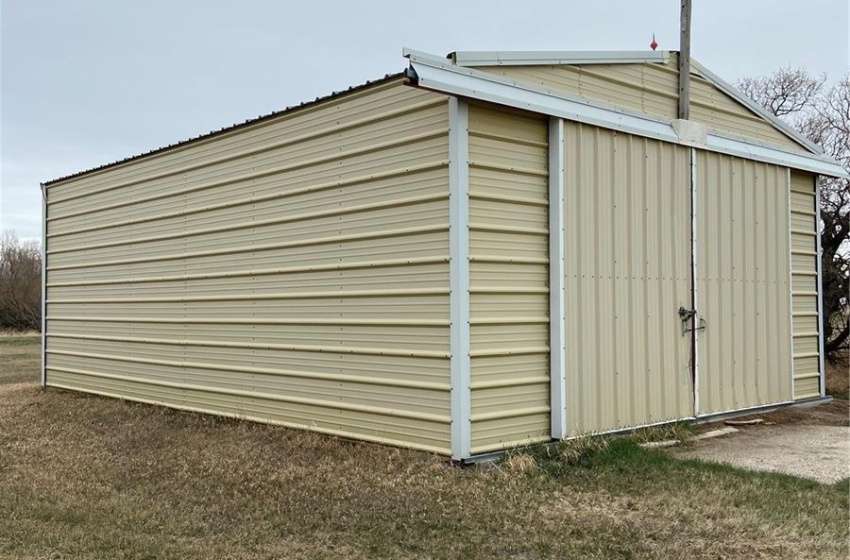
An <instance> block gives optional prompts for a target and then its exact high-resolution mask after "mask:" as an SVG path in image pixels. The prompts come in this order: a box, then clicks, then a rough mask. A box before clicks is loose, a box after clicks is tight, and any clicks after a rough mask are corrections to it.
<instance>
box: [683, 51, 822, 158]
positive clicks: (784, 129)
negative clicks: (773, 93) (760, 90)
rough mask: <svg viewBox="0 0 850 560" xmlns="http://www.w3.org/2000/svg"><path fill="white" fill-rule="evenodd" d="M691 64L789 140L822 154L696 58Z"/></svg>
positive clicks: (800, 135) (809, 142)
mask: <svg viewBox="0 0 850 560" xmlns="http://www.w3.org/2000/svg"><path fill="white" fill-rule="evenodd" d="M691 65H692V67H693V70H695V71H696V72H697V73H698V74H699V75H700V76H702V77H703V78H705V79H706V80H708V81H709V82H711V83H712V84H714V85H715V86H717V89H719V90H720V91H722V92H723V93H725V94H726V95H728V96H729V97H731V98H732V99H734V100H735V101H737V102H738V103H741V104H742V105H744V106H745V107H747V108H748V109H749V110H750V111H752V112H753V113H755V114H756V115H758V116H760V117H761V118H763V119H765V120H766V121H768V122H770V124H772V125H773V126H775V127H776V128H778V129H779V131H780V132H782V133H783V134H785V136H787V137H789V138H790V139H791V140H793V141H795V142H797V143H798V144H800V145H802V146H803V147H805V148H806V149H808V150H810V151H811V152H812V153H815V154H822V153H823V148H821V147H820V146H818V145H817V144H815V143H814V142H812V141H811V140H809V139H808V138H806V137H805V136H803V135H802V134H800V133H799V132H797V131H796V130H794V129H793V128H791V127H790V126H788V124H786V123H785V122H783V121H782V120H781V119H779V118H778V117H777V116H775V115H773V114H772V113H771V112H770V111H768V110H767V109H765V108H764V107H762V106H761V105H759V104H758V103H756V102H755V101H753V100H752V99H750V98H749V97H747V96H746V95H745V94H744V93H743V92H742V91H741V90H739V89H738V88H736V87H735V86H733V85H732V84H730V83H729V82H727V81H726V80H724V79H723V78H721V77H720V76H718V75H717V74H715V73H714V72H712V71H711V70H708V69H707V68H706V67H705V66H703V65H702V64H700V63H699V62H697V61H696V60H693V59H691Z"/></svg>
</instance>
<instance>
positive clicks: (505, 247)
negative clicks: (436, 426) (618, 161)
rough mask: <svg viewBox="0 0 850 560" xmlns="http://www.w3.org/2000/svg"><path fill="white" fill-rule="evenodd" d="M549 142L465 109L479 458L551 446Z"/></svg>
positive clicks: (527, 125) (510, 115) (536, 126)
mask: <svg viewBox="0 0 850 560" xmlns="http://www.w3.org/2000/svg"><path fill="white" fill-rule="evenodd" d="M547 135H548V127H547V121H546V120H544V119H543V118H541V117H538V116H530V115H526V114H520V113H516V112H509V111H503V110H497V109H493V108H490V107H484V106H481V105H470V107H469V199H470V200H469V229H470V250H469V255H470V261H471V263H470V276H471V282H470V292H471V315H470V319H471V354H472V452H473V453H483V452H486V451H492V450H495V449H502V448H505V447H509V446H513V445H518V444H522V443H528V442H533V441H544V440H548V439H549V438H550V433H549V432H550V430H549V368H548V352H549V327H548V321H549V308H548V306H549V288H548V284H549V282H548V274H549V272H548V253H549V230H548V223H549V213H548V172H547V167H548V137H547Z"/></svg>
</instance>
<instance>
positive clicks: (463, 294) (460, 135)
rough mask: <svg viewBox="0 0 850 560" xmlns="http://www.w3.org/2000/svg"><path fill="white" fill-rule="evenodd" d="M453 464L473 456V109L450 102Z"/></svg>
mask: <svg viewBox="0 0 850 560" xmlns="http://www.w3.org/2000/svg"><path fill="white" fill-rule="evenodd" d="M449 257H450V263H449V282H450V289H451V296H450V305H451V311H450V320H451V332H450V337H451V354H452V357H451V366H450V367H451V415H452V427H451V436H452V459H454V460H456V461H462V460H464V459H468V458H469V457H470V455H471V454H472V425H471V418H470V416H471V408H472V392H471V390H470V366H471V363H470V356H469V352H470V341H469V106H468V105H467V103H466V101H464V100H462V99H458V98H457V97H452V98H450V99H449Z"/></svg>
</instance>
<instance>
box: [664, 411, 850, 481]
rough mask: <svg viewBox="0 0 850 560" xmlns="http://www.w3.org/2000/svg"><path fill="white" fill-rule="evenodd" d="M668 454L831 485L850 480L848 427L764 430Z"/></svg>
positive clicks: (704, 442)
mask: <svg viewBox="0 0 850 560" xmlns="http://www.w3.org/2000/svg"><path fill="white" fill-rule="evenodd" d="M671 453H672V454H673V455H675V456H676V457H679V458H682V459H702V460H705V461H713V462H716V463H728V464H730V465H733V466H735V467H740V468H744V469H750V470H755V471H770V472H781V473H785V474H791V475H794V476H799V477H803V478H810V479H813V480H817V481H818V482H822V483H826V484H832V483H835V482H838V481H839V480H841V479H843V478H847V477H848V476H850V427H847V426H805V425H779V426H764V427H759V428H757V429H752V430H741V431H740V433H738V434H734V435H732V436H730V437H726V438H718V439H710V440H704V441H701V442H699V443H697V444H696V446H695V447H691V448H681V449H673V450H671Z"/></svg>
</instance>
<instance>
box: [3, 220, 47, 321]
mask: <svg viewBox="0 0 850 560" xmlns="http://www.w3.org/2000/svg"><path fill="white" fill-rule="evenodd" d="M0 328H4V329H13V330H29V329H40V328H41V250H40V248H39V244H38V243H37V242H35V241H29V242H22V241H20V240H19V239H18V237H17V236H16V235H15V233H14V232H11V231H6V232H3V234H2V235H0Z"/></svg>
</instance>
